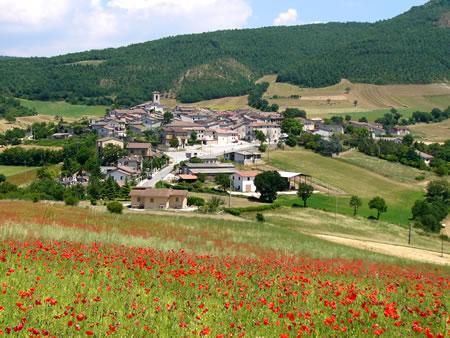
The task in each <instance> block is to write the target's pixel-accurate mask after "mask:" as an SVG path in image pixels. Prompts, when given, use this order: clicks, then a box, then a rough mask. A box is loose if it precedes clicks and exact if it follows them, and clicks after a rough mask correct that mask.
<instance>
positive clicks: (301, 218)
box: [244, 194, 450, 251]
mask: <svg viewBox="0 0 450 338" xmlns="http://www.w3.org/2000/svg"><path fill="white" fill-rule="evenodd" d="M283 198H284V197H282V199H283ZM321 198H322V196H320V195H318V194H316V195H314V196H313V197H312V198H311V200H309V201H308V206H309V208H297V207H295V208H293V207H283V208H280V209H275V210H270V211H267V212H265V213H264V217H265V219H266V221H267V222H270V223H272V224H275V225H277V226H280V227H286V228H289V229H291V230H293V231H301V232H303V233H313V234H329V235H333V236H344V237H348V238H353V239H358V240H369V241H377V242H383V243H392V244H398V245H407V243H408V232H409V231H408V229H405V227H402V226H399V225H395V224H392V223H387V222H385V221H383V220H380V221H371V220H367V218H365V217H363V214H364V212H365V211H363V210H361V211H360V212H359V213H358V215H357V216H356V217H353V212H352V210H351V209H350V208H348V210H347V212H346V215H342V214H339V213H337V214H334V213H331V212H324V211H320V210H317V209H316V208H319V209H321V207H322V206H323V205H324V204H323V202H324V201H321V200H320V199H321ZM286 200H287V199H286ZM342 201H343V200H342V199H339V202H338V203H341V202H342ZM289 202H291V203H292V202H293V199H289ZM296 202H297V203H300V204H302V205H303V203H302V202H301V201H300V200H299V199H296ZM328 202H330V205H329V207H331V204H334V203H335V201H334V198H332V201H331V200H330V201H328ZM347 205H348V203H347V204H345V206H347ZM244 216H245V217H246V218H247V219H254V218H255V215H254V213H249V214H244ZM411 245H413V246H415V247H419V248H424V249H429V250H433V251H439V250H440V249H441V241H440V239H439V237H438V236H437V235H435V234H434V235H427V236H425V235H424V234H423V232H422V231H420V229H415V228H413V229H412V232H411ZM446 250H447V251H448V250H450V247H449V246H448V244H447V245H446Z"/></svg>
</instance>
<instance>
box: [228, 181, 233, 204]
mask: <svg viewBox="0 0 450 338" xmlns="http://www.w3.org/2000/svg"><path fill="white" fill-rule="evenodd" d="M231 177H233V176H231ZM231 182H232V180H231V178H230V191H229V192H228V208H231Z"/></svg>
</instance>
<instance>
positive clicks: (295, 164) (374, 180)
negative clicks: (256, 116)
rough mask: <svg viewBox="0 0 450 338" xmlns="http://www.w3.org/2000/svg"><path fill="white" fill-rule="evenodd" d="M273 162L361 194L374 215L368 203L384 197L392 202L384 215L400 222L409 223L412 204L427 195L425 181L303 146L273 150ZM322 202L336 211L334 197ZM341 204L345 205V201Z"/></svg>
mask: <svg viewBox="0 0 450 338" xmlns="http://www.w3.org/2000/svg"><path fill="white" fill-rule="evenodd" d="M380 161H381V160H380ZM270 165H272V166H274V167H276V168H279V169H281V170H287V171H294V172H301V173H304V174H309V175H312V176H313V178H314V179H315V180H317V181H319V182H320V183H321V184H322V185H324V186H327V185H330V186H331V188H333V187H334V188H337V189H339V190H341V191H343V192H345V193H346V194H348V195H349V196H350V195H357V196H360V197H361V198H363V202H364V206H363V207H362V208H361V212H362V214H364V215H371V214H372V215H373V214H374V212H373V211H370V210H369V209H368V206H367V203H368V201H369V200H370V199H371V198H373V197H375V196H381V197H383V198H384V199H385V200H386V202H387V204H388V212H387V213H386V214H383V215H382V217H383V218H384V219H385V220H389V221H391V222H393V223H398V224H408V223H409V218H410V216H411V207H412V206H413V204H414V202H415V201H416V200H417V199H419V198H420V197H421V196H422V195H423V192H424V188H425V187H424V186H423V183H415V182H408V183H406V182H402V181H401V180H398V179H394V177H395V176H396V174H391V175H390V176H391V177H386V175H381V174H380V173H377V171H376V169H365V168H363V167H361V166H360V165H354V164H351V163H347V162H345V161H343V160H339V159H333V158H329V157H324V156H321V155H319V154H315V153H313V152H312V151H309V150H305V149H302V148H293V149H287V150H277V151H274V152H271V153H270ZM379 168H381V166H380V167H379ZM385 169H386V168H385ZM379 170H382V169H379ZM347 199H348V198H346V199H345V204H346V205H345V209H346V210H347V211H346V213H348V212H349V211H350V208H349V207H348V200H347ZM322 203H323V204H324V206H325V207H326V209H329V210H334V198H329V200H327V201H323V202H322ZM340 205H341V206H342V201H341V202H340Z"/></svg>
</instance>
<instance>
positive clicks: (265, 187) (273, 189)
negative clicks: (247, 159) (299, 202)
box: [255, 171, 288, 203]
mask: <svg viewBox="0 0 450 338" xmlns="http://www.w3.org/2000/svg"><path fill="white" fill-rule="evenodd" d="M255 186H256V191H257V192H259V193H260V194H261V197H260V200H261V201H263V202H269V203H273V201H275V200H276V199H277V192H278V191H282V190H285V189H287V187H288V183H287V181H286V180H285V179H283V178H282V177H281V176H280V174H279V173H278V172H277V171H265V172H263V173H261V174H259V175H257V176H256V177H255Z"/></svg>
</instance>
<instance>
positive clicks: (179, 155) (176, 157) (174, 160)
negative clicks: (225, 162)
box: [138, 142, 258, 188]
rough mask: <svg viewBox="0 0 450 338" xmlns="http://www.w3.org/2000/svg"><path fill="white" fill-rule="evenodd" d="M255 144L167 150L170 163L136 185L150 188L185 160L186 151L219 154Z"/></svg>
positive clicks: (203, 154)
mask: <svg viewBox="0 0 450 338" xmlns="http://www.w3.org/2000/svg"><path fill="white" fill-rule="evenodd" d="M257 146H258V145H257V144H251V143H248V142H242V144H230V145H224V146H198V147H187V148H186V149H184V150H183V151H168V152H166V153H165V154H166V155H167V156H169V157H170V164H169V165H168V166H166V167H164V168H163V169H161V170H160V171H158V172H156V173H154V174H153V177H152V179H150V180H142V181H141V182H139V184H138V187H145V188H152V187H154V186H155V184H156V183H157V182H158V181H161V180H163V179H164V178H165V177H166V176H167V175H169V174H170V173H171V172H172V171H173V168H174V166H175V165H176V164H178V163H180V162H182V161H186V160H187V158H186V153H187V152H188V153H189V152H190V153H197V156H198V157H201V156H220V155H223V154H224V153H226V152H230V151H236V150H244V149H249V148H255V147H257Z"/></svg>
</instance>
